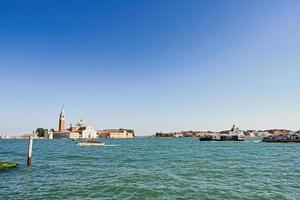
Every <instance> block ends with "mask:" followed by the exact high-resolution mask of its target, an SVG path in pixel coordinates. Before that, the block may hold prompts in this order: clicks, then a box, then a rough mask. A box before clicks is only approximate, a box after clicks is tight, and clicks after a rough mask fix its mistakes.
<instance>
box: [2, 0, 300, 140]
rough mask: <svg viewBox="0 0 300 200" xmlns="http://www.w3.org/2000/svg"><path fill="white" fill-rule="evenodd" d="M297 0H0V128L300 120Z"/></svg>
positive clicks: (166, 127)
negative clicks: (83, 122) (82, 123)
mask: <svg viewBox="0 0 300 200" xmlns="http://www.w3.org/2000/svg"><path fill="white" fill-rule="evenodd" d="M299 10H300V1H296V0H287V1H279V0H278V1H277V0H274V1H273V0H265V1H260V0H253V1H233V0H228V1H221V0H219V1H218V0H212V1H198V0H197V1H196V0H190V1H179V0H178V1H177V0H174V1H171V0H167V1H158V0H153V1H143V0H139V1H138V0H129V1H120V0H115V1H82V0H79V1H73V2H72V4H70V2H67V1H26V2H25V1H8V0H3V1H1V2H0V27H1V28H0V44H1V45H0V91H1V99H0V105H1V112H0V121H1V126H0V134H5V133H10V134H12V135H14V134H17V133H21V132H26V131H27V132H28V131H31V130H33V129H35V128H38V127H43V128H49V129H50V128H55V129H57V128H58V116H59V113H60V110H61V106H62V105H65V108H64V109H65V116H66V126H68V125H69V124H70V123H71V122H77V121H79V120H80V119H81V118H83V119H84V120H86V121H87V122H89V123H91V124H93V125H94V126H95V127H97V128H98V129H106V128H129V129H134V130H135V133H136V135H137V136H139V135H151V134H154V133H155V132H160V131H181V130H213V131H218V130H224V129H229V128H230V127H231V126H232V124H236V125H237V126H239V127H240V128H241V129H268V128H286V129H291V130H299V129H300V117H299V116H300V115H299V112H300V103H299V102H300V93H299V85H300V79H299V77H300V67H299V63H300V56H299V54H300V22H299V19H300V13H299Z"/></svg>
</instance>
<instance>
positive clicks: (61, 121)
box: [58, 106, 65, 132]
mask: <svg viewBox="0 0 300 200" xmlns="http://www.w3.org/2000/svg"><path fill="white" fill-rule="evenodd" d="M64 130H65V112H64V106H62V108H61V112H60V115H59V125H58V131H59V132H62V131H64Z"/></svg>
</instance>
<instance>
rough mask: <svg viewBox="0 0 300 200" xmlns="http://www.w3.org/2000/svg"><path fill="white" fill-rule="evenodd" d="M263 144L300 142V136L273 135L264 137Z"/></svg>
mask: <svg viewBox="0 0 300 200" xmlns="http://www.w3.org/2000/svg"><path fill="white" fill-rule="evenodd" d="M262 142H300V134H296V133H293V134H286V135H273V136H268V137H264V138H263V139H262Z"/></svg>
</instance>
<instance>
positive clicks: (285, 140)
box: [262, 139, 300, 143]
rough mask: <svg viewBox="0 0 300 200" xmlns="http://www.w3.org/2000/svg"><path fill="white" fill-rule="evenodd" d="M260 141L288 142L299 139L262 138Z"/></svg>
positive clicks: (299, 140)
mask: <svg viewBox="0 0 300 200" xmlns="http://www.w3.org/2000/svg"><path fill="white" fill-rule="evenodd" d="M262 142H281V143H289V142H295V143H298V142H300V139H263V140H262Z"/></svg>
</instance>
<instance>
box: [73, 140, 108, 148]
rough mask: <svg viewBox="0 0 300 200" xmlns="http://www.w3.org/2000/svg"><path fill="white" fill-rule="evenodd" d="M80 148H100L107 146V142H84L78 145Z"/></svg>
mask: <svg viewBox="0 0 300 200" xmlns="http://www.w3.org/2000/svg"><path fill="white" fill-rule="evenodd" d="M76 145H77V146H79V147H92V146H95V147H99V146H105V142H101V141H97V140H83V141H79V142H77V143H76Z"/></svg>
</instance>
